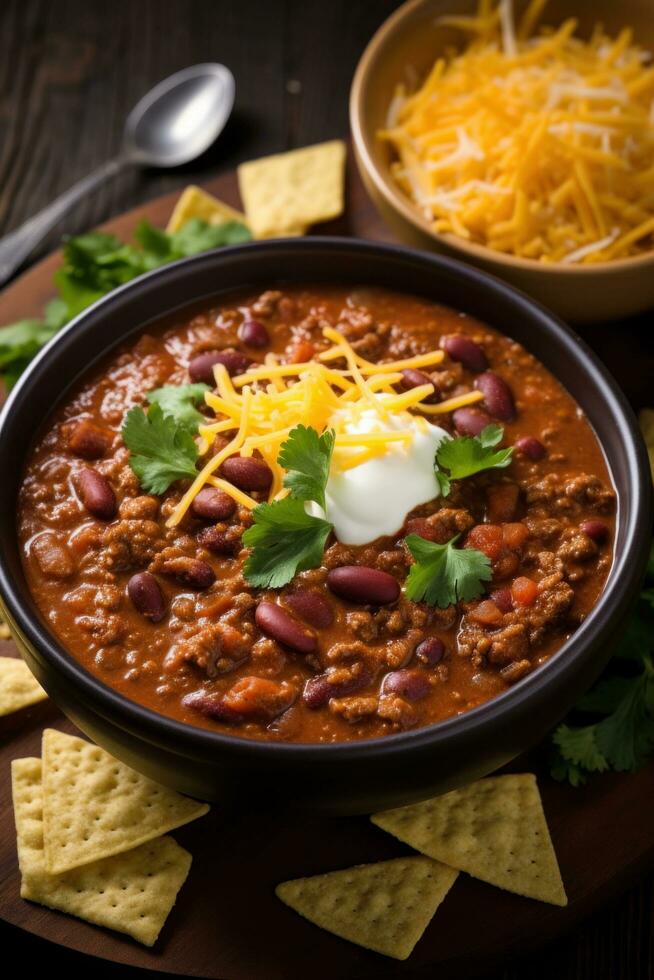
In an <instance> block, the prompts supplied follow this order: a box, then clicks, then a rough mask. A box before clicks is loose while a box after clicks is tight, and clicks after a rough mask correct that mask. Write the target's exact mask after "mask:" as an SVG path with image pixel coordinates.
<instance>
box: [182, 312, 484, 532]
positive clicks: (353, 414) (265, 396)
mask: <svg viewBox="0 0 654 980" xmlns="http://www.w3.org/2000/svg"><path fill="white" fill-rule="evenodd" d="M323 336H324V339H325V341H327V342H329V343H330V344H331V346H330V347H329V348H328V349H327V350H325V351H323V352H322V353H321V354H320V355H319V356H318V358H317V359H316V360H313V361H304V362H302V363H299V364H280V363H279V362H278V360H277V358H276V357H275V355H273V354H267V355H266V358H265V361H264V363H263V364H262V365H260V366H257V367H254V368H251V369H250V370H248V371H246V372H244V373H243V374H241V375H239V376H238V377H235V378H230V376H229V374H228V373H227V371H226V369H225V367H224V365H216V367H215V368H214V378H215V382H216V391H215V392H214V391H210V392H207V393H206V394H205V402H206V404H207V406H208V408H210V409H212V410H213V412H214V413H215V415H216V420H215V421H209V420H207V421H206V422H203V423H202V424H201V425H200V426H199V430H198V442H197V444H198V452H199V455H200V456H201V457H204V456H207V455H208V454H209V453H210V451H211V448H212V446H213V445H214V441H215V439H216V437H218V438H219V439H225V438H227V437H228V434H230V433H231V439H230V440H229V441H228V442H227V443H226V444H225V445H224V446H222V448H219V449H218V451H217V452H216V453H215V454H214V455H212V456H209V458H208V459H207V460H206V462H205V463H204V466H203V467H202V469H201V470H199V472H198V475H197V477H196V478H195V480H194V481H193V483H192V484H191V486H190V487H189V488H188V490H187V491H186V493H185V494H184V495H183V497H182V498H181V500H180V501H179V503H178V504H177V505H176V507H175V508H174V510H173V512H172V514H171V515H170V517H169V518H168V521H167V525H168V527H174V526H176V525H177V524H179V522H180V521H181V520H182V518H183V517H184V515H185V514H186V512H187V510H188V508H189V507H190V506H191V504H192V503H193V500H194V498H195V497H196V495H197V494H198V493H199V492H200V490H201V489H202V488H203V487H205V486H211V487H217V488H218V489H220V490H223V491H224V492H225V493H227V494H229V495H230V496H231V497H233V499H234V500H236V501H237V503H238V504H239V505H240V506H242V507H246V508H247V509H248V510H252V508H254V507H256V505H257V501H256V500H254V498H252V497H250V496H248V494H246V493H243V491H242V490H239V489H238V488H237V487H235V486H233V485H232V484H231V483H230V482H229V481H228V480H226V479H224V477H221V476H218V475H217V471H218V470H219V469H220V466H221V465H222V463H223V462H224V461H225V460H226V459H227V458H228V457H229V456H233V455H235V454H237V453H238V454H240V455H242V456H246V457H247V456H252V455H253V454H254V453H258V454H259V455H260V456H261V457H262V458H263V459H264V460H265V462H266V463H267V464H268V466H269V467H270V469H271V471H272V474H273V479H272V485H271V488H270V492H269V495H268V499H269V500H280V499H282V497H284V496H285V495H286V490H285V488H284V485H283V484H284V473H285V471H284V470H283V468H282V467H281V466H280V465H279V463H278V462H277V458H278V456H279V451H280V448H281V446H282V443H283V442H284V441H285V440H286V439H287V438H288V435H289V433H290V432H291V430H292V429H293V428H294V427H295V426H297V425H300V424H303V425H306V426H311V427H312V428H314V429H316V431H317V432H319V433H322V432H324V431H325V429H326V428H327V427H329V428H330V429H332V430H333V431H334V435H335V444H334V458H335V460H336V461H337V464H338V466H339V468H340V469H342V470H347V469H351V468H352V467H354V466H358V465H360V463H363V462H366V461H367V460H369V459H374V457H375V456H379V455H381V454H384V453H386V452H388V450H389V446H393V445H395V446H398V445H400V446H401V445H402V444H405V445H406V444H410V442H411V440H412V438H413V436H414V431H413V429H412V428H411V427H409V428H405V429H392V430H390V431H385V430H382V431H374V432H367V433H352V432H349V431H347V430H346V428H345V425H346V421H347V420H349V421H352V419H353V418H354V419H356V418H358V417H359V416H360V414H361V413H362V412H366V413H369V412H370V411H373V412H374V413H375V414H376V415H377V416H378V417H379V419H380V420H384V419H388V418H389V415H390V414H391V413H392V414H393V415H394V416H395V418H397V417H398V415H399V414H400V413H404V415H405V417H407V418H408V416H407V414H406V413H407V412H408V410H409V409H412V410H415V411H417V412H419V413H421V414H419V415H416V416H414V418H415V420H417V422H418V424H420V425H422V426H424V427H425V428H426V426H427V423H426V421H425V419H424V417H423V416H424V415H430V414H441V413H444V412H450V411H453V410H454V409H455V408H459V407H461V406H462V405H469V404H472V403H474V402H476V401H479V400H480V399H481V398H483V395H482V393H481V392H479V391H470V392H466V393H465V394H463V395H458V396H456V397H454V398H450V399H448V400H446V401H443V402H440V403H438V404H435V405H430V404H428V403H427V402H426V399H429V397H430V396H432V395H433V386H432V385H431V384H424V385H419V386H418V387H416V388H413V389H411V390H409V391H406V392H401V393H398V392H397V391H396V389H395V388H394V387H393V386H394V385H396V384H397V383H398V382H399V381H400V380H401V378H402V374H401V372H402V371H403V370H405V369H406V368H423V367H430V366H435V365H437V364H440V362H441V361H442V360H443V357H444V354H443V352H442V351H440V350H438V351H431V352H430V353H428V354H419V355H417V356H415V357H410V358H403V359H401V360H398V361H388V362H383V363H380V364H374V363H372V362H371V361H367V360H365V358H362V357H361V356H360V355H359V354H357V353H356V351H355V350H353V348H352V346H351V344H350V343H349V342H348V340H347V338H346V337H345V336H344V335H343V334H342V333H341V332H340V331H338V330H335V329H333V328H332V327H324V328H323ZM338 360H341V361H344V362H345V364H346V365H347V367H346V368H334V367H332V366H331V362H332V361H338ZM219 445H220V444H219Z"/></svg>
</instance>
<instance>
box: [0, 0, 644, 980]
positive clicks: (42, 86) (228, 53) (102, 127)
mask: <svg viewBox="0 0 654 980" xmlns="http://www.w3.org/2000/svg"><path fill="white" fill-rule="evenodd" d="M579 2H583V3H587V2H590V0H579ZM396 6H397V3H396V0H0V235H1V234H4V233H6V232H8V231H9V230H11V229H12V228H15V227H16V226H17V225H19V224H20V223H21V222H22V221H24V220H25V219H26V218H28V217H29V216H30V215H31V214H33V213H34V212H35V211H37V210H38V209H39V208H41V207H43V206H44V205H46V204H47V203H48V202H49V201H50V200H51V199H52V197H54V196H55V195H56V194H58V193H60V192H61V191H64V190H65V189H66V188H67V187H68V186H69V185H70V184H71V183H72V182H73V181H75V180H76V179H77V178H79V177H82V176H83V175H84V174H86V173H88V172H89V171H90V170H92V169H93V168H94V167H96V166H98V165H99V164H101V163H102V162H103V161H105V160H106V159H108V158H110V157H111V156H112V155H114V154H116V153H117V151H118V150H119V147H120V141H121V132H122V125H123V120H124V117H125V115H126V113H127V112H128V110H129V108H130V107H131V105H132V104H133V103H134V102H135V101H136V100H137V99H138V98H139V97H140V96H141V95H143V94H144V93H145V92H146V91H147V89H148V88H149V87H150V86H151V85H153V84H154V83H155V82H157V81H159V80H160V79H161V78H163V77H165V76H166V75H169V74H170V73H172V72H174V71H176V70H178V69H179V68H183V67H185V66H186V65H190V64H193V63H197V62H201V61H222V62H224V63H225V64H226V65H228V66H229V67H230V68H231V70H232V71H233V73H234V75H235V77H236V88H237V96H236V109H235V112H234V114H233V116H232V119H231V121H230V123H229V125H228V127H227V129H226V131H225V133H224V134H223V136H222V137H221V138H220V139H219V141H218V142H217V144H216V145H215V146H214V147H213V148H212V149H211V151H209V153H207V154H206V155H205V157H203V158H202V159H201V160H200V161H197V162H196V163H194V164H192V165H189V166H187V167H184V168H180V169H178V170H176V171H174V172H169V173H162V172H157V171H141V172H137V171H132V172H129V173H126V174H124V175H122V176H121V177H120V178H119V179H117V180H115V181H114V182H113V183H109V184H107V185H105V187H104V188H102V189H101V190H100V191H98V192H97V193H96V194H95V195H94V196H93V197H91V198H88V199H87V200H86V201H84V202H83V203H81V204H80V205H79V206H78V207H77V208H76V209H75V210H74V211H73V212H71V213H70V215H69V216H68V218H67V219H66V222H65V231H66V232H68V233H74V232H80V231H83V230H86V229H88V228H90V227H93V226H94V225H97V224H99V223H100V222H102V221H105V220H107V219H108V218H109V217H111V216H112V215H113V214H116V213H119V212H121V211H124V210H126V209H128V208H131V207H133V206H135V205H136V204H139V203H142V202H143V201H146V200H148V199H150V198H153V197H156V196H158V195H160V194H162V193H165V192H166V191H172V190H175V189H176V188H178V187H182V186H183V185H184V184H186V183H189V182H192V181H197V182H201V181H202V180H206V179H208V178H209V177H211V176H213V175H215V174H217V173H219V172H221V171H222V170H225V169H228V168H231V167H233V166H235V164H237V163H239V162H240V161H241V160H245V159H250V158H252V157H256V156H258V155H263V154H266V153H272V152H275V151H279V150H284V149H287V148H290V147H294V146H300V145H304V144H307V143H312V142H317V141H319V140H322V139H328V138H331V137H334V136H345V135H346V134H347V131H348V122H347V97H348V90H349V85H350V80H351V77H352V73H353V71H354V67H355V65H356V62H357V59H358V57H359V55H360V53H361V51H362V50H363V48H364V46H365V44H366V41H367V39H368V38H369V37H370V35H371V34H372V33H373V31H374V30H375V29H376V27H377V26H378V25H379V24H380V23H381V22H382V20H383V19H384V18H385V17H386V16H387V14H388V13H389V12H390V11H391V10H393V9H394V8H395V7H396ZM61 231H62V229H58V230H56V231H55V232H53V233H52V235H51V236H50V238H49V239H48V240H46V241H45V242H44V244H43V246H42V247H41V248H40V249H39V251H38V252H37V253H35V256H34V257H35V258H36V257H39V256H41V255H44V254H46V253H47V252H49V251H51V250H52V249H53V248H54V247H55V246H56V245H57V243H58V241H59V237H60V234H61ZM652 802H653V803H654V801H652ZM652 832H653V833H654V823H653V831H652ZM606 846H607V847H610V846H611V842H610V840H609V841H607V842H606ZM597 859H598V860H601V859H602V856H601V854H598V855H597ZM470 927H471V929H472V930H474V929H478V928H483V923H479V922H476V921H475V920H474V913H473V911H472V910H471V921H470ZM653 932H654V879H652V877H649V878H648V879H645V880H644V881H643V882H642V883H641V885H640V886H639V887H638V888H636V889H634V890H633V891H632V892H630V893H629V894H628V895H625V896H624V897H623V898H622V899H621V900H620V901H618V902H617V903H615V904H614V905H613V906H611V907H609V908H606V909H603V910H602V911H600V912H599V913H597V914H596V915H594V916H593V917H592V919H590V920H589V921H588V922H586V923H584V924H583V925H582V926H581V927H580V928H579V929H578V930H577V931H576V932H575V933H574V934H572V935H570V936H569V937H567V938H566V939H565V940H564V941H562V942H560V943H559V944H557V946H556V947H555V948H550V949H546V950H543V951H542V954H540V955H538V956H536V957H532V958H531V959H530V960H529V961H525V962H521V963H507V965H506V968H505V970H504V971H503V972H502V974H501V975H500V976H494V977H492V978H488V980H647V978H650V977H651V976H652V971H653V969H654V965H653V948H654V947H653V942H652V935H653ZM255 936H256V924H253V941H256V940H255ZM0 949H2V954H3V961H4V962H7V961H8V958H9V961H13V962H14V963H21V964H23V965H24V966H25V967H28V968H29V967H30V966H34V965H35V964H36V963H37V962H43V961H44V960H45V959H46V958H47V961H48V963H49V968H50V972H52V971H53V970H57V971H60V970H64V969H65V970H67V972H68V975H70V976H74V977H77V976H78V975H79V976H82V975H89V974H92V975H93V976H95V977H105V976H106V977H118V976H119V977H120V978H121V980H123V978H127V977H131V976H132V974H133V975H134V977H142V976H143V975H144V973H143V971H138V972H137V971H131V970H127V969H125V968H121V969H117V968H114V967H111V966H107V965H105V964H103V963H101V962H100V961H97V960H91V959H90V958H88V957H81V956H79V955H77V954H72V953H67V952H64V951H62V950H60V949H57V948H55V947H52V946H50V944H48V943H46V942H44V941H43V940H38V939H35V938H34V937H31V936H28V935H26V934H23V933H20V932H19V931H18V930H15V929H13V928H11V927H8V926H6V925H4V924H2V923H0ZM12 954H13V955H12ZM263 954H264V951H262V955H263ZM225 980H229V978H225ZM289 980H295V978H289ZM335 980H337V978H335ZM461 980H467V978H465V977H462V978H461Z"/></svg>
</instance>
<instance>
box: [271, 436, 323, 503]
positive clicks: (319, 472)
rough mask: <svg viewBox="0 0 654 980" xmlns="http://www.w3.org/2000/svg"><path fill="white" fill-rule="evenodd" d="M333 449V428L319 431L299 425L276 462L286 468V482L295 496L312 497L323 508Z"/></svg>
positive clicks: (281, 449)
mask: <svg viewBox="0 0 654 980" xmlns="http://www.w3.org/2000/svg"><path fill="white" fill-rule="evenodd" d="M333 451H334V433H333V432H332V431H331V430H328V431H326V432H323V434H322V435H321V436H319V435H318V433H317V432H316V430H315V429H313V428H311V427H310V426H306V425H296V426H295V428H294V429H292V430H291V432H290V433H289V436H288V439H287V440H286V442H284V443H283V444H282V446H281V448H280V451H279V456H278V457H277V462H278V463H279V465H280V466H283V467H284V469H285V470H287V473H286V476H285V477H284V486H285V487H288V489H289V490H290V491H291V494H292V495H293V497H295V499H296V500H313V501H315V503H317V504H320V506H321V507H322V509H323V510H324V509H325V507H326V504H325V487H326V486H327V480H328V478H329V467H330V465H331V461H332V453H333Z"/></svg>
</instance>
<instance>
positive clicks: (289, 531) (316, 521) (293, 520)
mask: <svg viewBox="0 0 654 980" xmlns="http://www.w3.org/2000/svg"><path fill="white" fill-rule="evenodd" d="M252 515H253V517H254V524H253V525H252V527H249V528H248V529H247V531H246V532H245V534H244V535H243V543H244V545H245V546H246V547H247V548H251V549H252V550H251V551H250V554H249V556H248V558H247V561H246V563H245V567H244V570H243V574H244V575H245V578H246V579H247V580H248V582H249V583H250V585H254V586H257V587H259V588H269V589H279V588H281V586H282V585H286V583H287V582H290V581H291V579H293V578H294V577H295V576H296V575H297V573H298V572H302V571H304V570H305V569H307V568H317V566H318V565H320V563H321V561H322V556H323V552H324V550H325V543H326V541H327V538H328V537H329V534H330V532H331V530H332V525H331V524H330V523H329V521H325V520H323V519H322V518H320V517H312V516H311V515H310V514H307V512H306V511H305V509H304V501H303V500H296V499H295V498H294V497H286V498H285V499H284V500H276V501H274V502H273V503H272V504H259V505H258V506H257V507H255V508H254V510H253V511H252Z"/></svg>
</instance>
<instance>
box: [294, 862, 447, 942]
mask: <svg viewBox="0 0 654 980" xmlns="http://www.w3.org/2000/svg"><path fill="white" fill-rule="evenodd" d="M457 875H458V871H455V870H454V869H453V868H448V867H446V866H445V865H443V864H439V863H438V862H437V861H431V860H429V859H428V858H424V857H408V858H396V859H395V860H393V861H380V862H378V863H377V864H360V865H358V866H357V867H354V868H346V869H345V870H344V871H332V872H330V873H328V874H324V875H315V876H314V877H312V878H296V879H295V880H293V881H285V882H283V883H282V884H281V885H278V886H277V888H276V889H275V894H276V895H277V897H278V898H280V899H281V900H282V902H284V903H285V904H286V905H288V906H290V908H292V909H294V910H295V911H296V912H299V913H300V915H302V916H304V918H305V919H308V920H309V922H313V923H314V925H317V926H320V928H321V929H326V930H327V931H328V932H333V933H334V934H335V935H336V936H340V937H341V938H342V939H347V940H349V942H351V943H356V944H357V945H358V946H364V947H365V948H366V949H372V950H374V951H375V952H377V953H382V954H383V955H384V956H392V957H393V958H394V959H397V960H405V959H406V958H407V957H408V956H409V955H410V954H411V952H412V950H413V948H414V946H415V945H416V943H417V942H418V940H419V939H420V937H421V936H422V934H423V932H424V931H425V929H426V928H427V926H428V925H429V923H430V921H431V919H432V916H433V915H434V912H435V911H436V909H437V908H438V906H439V905H440V904H441V902H442V901H443V899H444V898H445V896H446V895H447V893H448V892H449V890H450V888H451V887H452V885H453V884H454V881H455V880H456V877H457Z"/></svg>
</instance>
